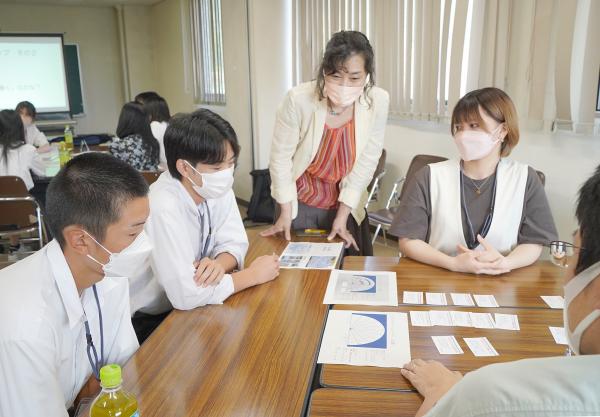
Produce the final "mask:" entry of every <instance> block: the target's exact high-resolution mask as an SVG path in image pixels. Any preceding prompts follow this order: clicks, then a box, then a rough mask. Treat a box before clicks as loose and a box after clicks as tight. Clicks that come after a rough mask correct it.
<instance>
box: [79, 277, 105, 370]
mask: <svg viewBox="0 0 600 417" xmlns="http://www.w3.org/2000/svg"><path fill="white" fill-rule="evenodd" d="M92 289H93V290H94V298H95V299H96V306H97V307H98V318H99V321H100V360H98V352H97V351H96V346H94V341H93V340H92V333H91V332H90V325H89V323H88V319H87V315H86V316H85V322H84V323H83V324H84V325H85V338H86V341H87V356H88V360H89V361H90V365H91V366H92V372H93V373H94V376H95V377H96V379H97V380H100V368H102V367H103V366H104V327H103V324H102V310H101V309H100V299H99V298H98V290H97V289H96V285H93V286H92ZM84 314H85V311H84ZM92 356H93V358H92Z"/></svg>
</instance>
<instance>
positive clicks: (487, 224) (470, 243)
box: [460, 167, 498, 249]
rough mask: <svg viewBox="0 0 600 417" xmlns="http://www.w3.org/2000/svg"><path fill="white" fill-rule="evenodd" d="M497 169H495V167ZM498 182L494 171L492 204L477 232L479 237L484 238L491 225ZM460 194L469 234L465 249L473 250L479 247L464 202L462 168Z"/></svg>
mask: <svg viewBox="0 0 600 417" xmlns="http://www.w3.org/2000/svg"><path fill="white" fill-rule="evenodd" d="M496 168H497V167H496ZM497 182H498V172H497V170H496V178H494V185H493V188H492V204H491V205H490V211H489V212H488V214H487V215H486V216H485V219H484V220H483V225H482V226H481V229H480V230H479V233H478V234H479V235H481V236H482V237H486V236H487V234H488V232H489V231H490V226H491V225H492V219H493V218H494V205H495V204H496V185H497ZM460 194H461V203H462V208H463V210H464V211H465V217H466V219H467V229H468V230H467V232H468V233H469V236H468V237H469V239H467V247H468V248H469V249H475V248H476V247H477V246H478V245H479V241H478V240H477V236H476V235H475V232H474V231H473V224H472V223H471V216H469V210H468V208H467V203H466V201H465V185H464V173H463V171H462V168H461V170H460Z"/></svg>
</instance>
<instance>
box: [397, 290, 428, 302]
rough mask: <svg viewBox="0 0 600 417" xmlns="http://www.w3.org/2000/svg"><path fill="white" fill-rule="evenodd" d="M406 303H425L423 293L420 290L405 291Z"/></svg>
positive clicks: (404, 300)
mask: <svg viewBox="0 0 600 417" xmlns="http://www.w3.org/2000/svg"><path fill="white" fill-rule="evenodd" d="M402 299H403V301H402V302H403V303H404V304H423V293H422V292H420V291H404V295H403V297H402Z"/></svg>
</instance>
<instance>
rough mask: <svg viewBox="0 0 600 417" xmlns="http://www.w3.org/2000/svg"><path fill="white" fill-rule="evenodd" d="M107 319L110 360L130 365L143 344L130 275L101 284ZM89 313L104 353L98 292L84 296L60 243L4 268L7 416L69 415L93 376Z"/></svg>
mask: <svg viewBox="0 0 600 417" xmlns="http://www.w3.org/2000/svg"><path fill="white" fill-rule="evenodd" d="M96 288H97V291H98V296H99V300H100V306H101V311H102V318H103V328H104V355H105V363H117V364H120V365H123V364H124V363H125V362H126V361H127V359H129V357H130V356H131V355H132V354H133V353H134V352H135V351H136V350H137V348H138V347H139V345H138V342H137V338H136V336H135V332H134V330H133V326H132V324H131V318H130V311H129V289H128V284H127V279H126V278H104V279H103V280H102V281H100V282H98V283H97V284H96ZM86 316H87V319H88V322H89V326H90V331H91V334H92V339H93V341H94V345H95V346H96V349H97V351H98V355H100V349H101V347H100V346H101V339H100V327H99V326H100V325H99V316H98V308H97V305H96V300H95V298H94V294H93V289H92V288H87V289H85V290H84V291H83V293H82V294H81V296H80V295H79V293H78V290H77V287H76V285H75V281H74V279H73V275H72V274H71V271H70V269H69V266H68V264H67V261H66V260H65V257H64V255H63V252H62V250H61V248H60V245H59V244H58V242H57V241H55V240H53V241H51V242H50V243H49V244H47V245H46V246H45V247H44V248H42V249H41V250H40V251H38V252H36V253H35V254H33V255H31V256H29V257H28V258H26V259H24V260H22V261H20V262H18V263H16V264H13V265H11V266H9V267H7V268H4V269H2V270H0V369H1V372H0V415H2V416H23V417H25V416H50V417H57V416H61V417H62V416H64V417H66V416H67V415H68V414H67V409H68V408H69V407H71V405H72V404H73V401H74V400H75V397H76V396H77V394H78V393H79V391H80V390H81V388H82V387H83V386H84V385H85V383H86V382H87V380H88V378H89V377H90V376H91V375H92V368H91V365H90V363H89V360H88V357H87V353H86V346H87V344H86V335H85V327H84V321H85V318H86Z"/></svg>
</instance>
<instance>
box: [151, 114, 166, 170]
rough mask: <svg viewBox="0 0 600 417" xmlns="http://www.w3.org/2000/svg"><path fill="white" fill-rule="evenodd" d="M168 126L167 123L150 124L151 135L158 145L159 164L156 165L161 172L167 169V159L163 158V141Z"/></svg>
mask: <svg viewBox="0 0 600 417" xmlns="http://www.w3.org/2000/svg"><path fill="white" fill-rule="evenodd" d="M168 126H169V124H168V123H167V122H150V129H151V130H152V135H153V136H154V137H155V138H156V140H157V141H158V144H159V145H160V163H159V164H158V167H159V168H160V169H162V170H166V169H167V157H166V156H165V144H164V141H163V139H164V137H165V131H166V130H167V127H168Z"/></svg>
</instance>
